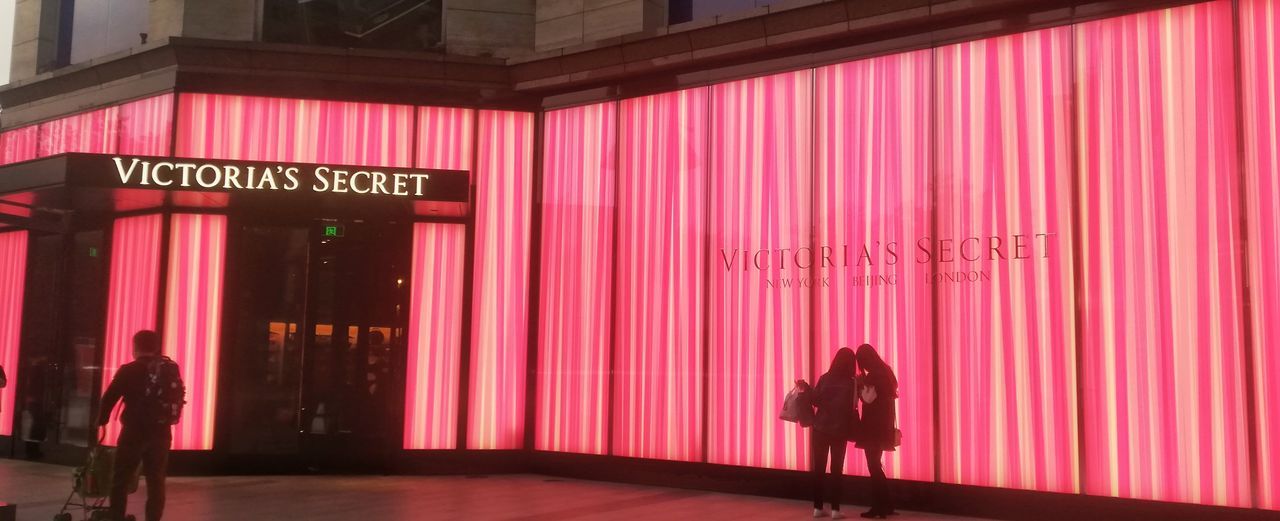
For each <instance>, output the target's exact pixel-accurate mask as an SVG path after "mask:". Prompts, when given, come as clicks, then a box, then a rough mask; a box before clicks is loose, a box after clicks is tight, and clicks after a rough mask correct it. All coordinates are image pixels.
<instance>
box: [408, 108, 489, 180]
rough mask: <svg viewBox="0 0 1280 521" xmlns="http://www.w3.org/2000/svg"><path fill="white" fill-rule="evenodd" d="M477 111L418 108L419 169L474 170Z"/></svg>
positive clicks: (417, 162)
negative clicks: (473, 153) (473, 155)
mask: <svg viewBox="0 0 1280 521" xmlns="http://www.w3.org/2000/svg"><path fill="white" fill-rule="evenodd" d="M475 117H476V116H475V111H473V110H471V109H460V108H452V107H418V128H417V131H418V140H417V142H416V145H415V146H417V159H416V160H415V162H414V167H416V168H444V169H450V170H468V169H470V168H471V156H472V154H471V147H472V143H471V142H472V140H473V139H474V138H475V134H474V130H473V127H474V120H475Z"/></svg>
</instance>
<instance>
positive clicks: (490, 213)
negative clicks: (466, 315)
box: [419, 110, 534, 449]
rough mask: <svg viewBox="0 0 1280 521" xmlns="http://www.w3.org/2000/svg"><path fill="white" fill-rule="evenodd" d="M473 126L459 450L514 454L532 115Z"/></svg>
mask: <svg viewBox="0 0 1280 521" xmlns="http://www.w3.org/2000/svg"><path fill="white" fill-rule="evenodd" d="M419 121H421V119H419ZM478 124H479V128H478V136H479V137H478V142H477V143H476V146H477V147H478V150H477V154H476V165H475V184H476V201H475V212H476V222H475V227H476V228H475V252H474V255H475V257H474V259H473V260H472V262H474V277H475V278H474V285H473V286H472V307H471V346H470V348H471V370H470V375H469V376H470V378H469V384H468V385H469V389H470V392H469V398H468V400H469V401H468V409H469V410H468V413H467V418H468V421H467V448H471V449H518V448H522V447H523V444H524V416H525V415H524V411H525V373H526V370H525V366H526V363H527V361H526V360H525V358H526V354H527V353H528V350H527V345H528V342H529V337H528V326H527V324H528V302H529V261H528V259H529V255H530V245H529V233H530V222H531V219H530V210H531V205H532V203H531V200H530V199H531V198H530V196H531V195H532V192H533V183H532V182H533V172H532V170H533V146H534V144H533V114H531V113H526V112H505V111H489V110H485V111H480V113H479V121H478ZM419 157H420V158H421V156H419Z"/></svg>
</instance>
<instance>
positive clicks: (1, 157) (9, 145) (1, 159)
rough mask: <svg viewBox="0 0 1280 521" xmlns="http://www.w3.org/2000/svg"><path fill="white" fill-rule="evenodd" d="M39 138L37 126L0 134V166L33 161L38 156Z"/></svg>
mask: <svg viewBox="0 0 1280 521" xmlns="http://www.w3.org/2000/svg"><path fill="white" fill-rule="evenodd" d="M39 136H40V126H39V125H31V126H26V127H21V128H15V129H13V130H8V131H5V132H0V165H7V164H10V163H18V162H21V161H27V160H31V159H35V158H36V157H37V156H38V155H39V154H38V151H39V147H38V146H36V143H37V142H39V139H38V138H39Z"/></svg>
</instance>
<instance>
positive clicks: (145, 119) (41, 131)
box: [0, 94, 173, 165]
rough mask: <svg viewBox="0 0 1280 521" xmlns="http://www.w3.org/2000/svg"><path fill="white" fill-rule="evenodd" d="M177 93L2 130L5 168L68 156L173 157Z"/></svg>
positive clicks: (0, 149)
mask: <svg viewBox="0 0 1280 521" xmlns="http://www.w3.org/2000/svg"><path fill="white" fill-rule="evenodd" d="M172 114H173V95H172V94H162V95H159V96H153V97H150V98H143V99H140V100H137V101H132V102H129V103H125V104H123V105H117V106H112V107H106V108H103V109H98V110H93V111H89V112H82V113H79V114H72V115H70V116H65V117H62V118H58V119H54V120H50V121H46V122H44V123H39V124H34V125H29V126H25V127H20V128H16V129H13V130H8V131H5V132H0V165H5V164H9V163H17V162H19V161H27V160H30V159H36V158H40V157H48V156H52V155H57V154H64V153H68V152H83V153H90V154H115V153H121V154H139V155H168V154H169V137H170V135H171V134H172V127H171V125H170V123H171V121H172V119H171V118H172Z"/></svg>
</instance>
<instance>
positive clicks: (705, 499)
mask: <svg viewBox="0 0 1280 521" xmlns="http://www.w3.org/2000/svg"><path fill="white" fill-rule="evenodd" d="M70 476H71V470H70V469H69V468H67V467H61V466H56V465H45V464H38V463H28V462H24V461H15V460H8V459H0V500H3V501H8V502H11V503H17V504H18V521H48V520H50V519H52V517H53V515H54V514H55V513H57V512H58V508H59V507H61V506H62V501H63V499H65V498H66V494H67V492H68V491H69V490H70V483H71V477H70ZM169 484H170V489H169V507H168V510H167V511H166V515H165V519H166V520H170V521H203V520H218V521H226V520H232V521H257V520H263V521H276V520H291V521H292V520H296V521H302V520H306V521H330V520H332V521H339V520H341V521H350V520H357V521H374V520H382V519H412V520H418V519H483V520H522V521H526V520H527V521H544V520H545V521H551V520H570V519H610V520H612V519H663V520H667V519H726V520H727V519H732V520H756V519H761V520H763V519H794V520H801V519H811V518H810V513H811V510H809V508H808V505H806V504H805V503H804V502H801V501H788V500H782V499H772V498H761V497H754V496H737V495H730V494H716V493H710V492H700V491H692V490H679V489H668V488H656V487H641V486H633V485H618V484H612V483H600V482H594V481H575V480H562V479H556V478H548V477H545V476H536V475H501V476H489V477H480V478H476V477H461V476H458V477H417V476H413V477H410V476H358V477H352V476H280V477H275V476H270V477H261V476H246V477H236V476H226V477H215V478H171V479H170V480H169ZM141 494H142V491H141V490H140V491H139V494H137V495H135V496H134V497H133V499H132V501H130V504H129V507H130V508H129V510H130V511H131V512H134V513H138V512H140V509H141V507H142V496H141ZM862 510H863V509H861V508H858V507H856V506H850V507H846V512H847V513H849V514H855V515H852V516H850V517H851V518H855V519H857V516H856V514H857V513H858V512H861V511H862ZM77 519H78V518H77ZM139 519H141V515H140V514H139ZM894 519H895V521H919V520H937V521H962V518H956V517H947V516H940V515H932V514H913V513H904V514H903V515H901V516H897V517H895V518H894Z"/></svg>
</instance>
